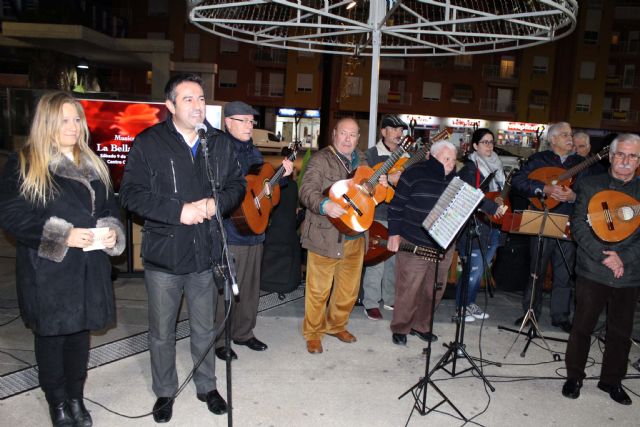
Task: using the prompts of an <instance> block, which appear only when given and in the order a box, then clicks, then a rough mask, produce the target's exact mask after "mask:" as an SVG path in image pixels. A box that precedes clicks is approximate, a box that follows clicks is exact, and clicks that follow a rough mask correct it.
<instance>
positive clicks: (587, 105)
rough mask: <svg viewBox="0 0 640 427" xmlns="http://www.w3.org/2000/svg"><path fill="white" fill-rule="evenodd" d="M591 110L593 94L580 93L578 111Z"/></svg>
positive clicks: (577, 98) (577, 100) (577, 99)
mask: <svg viewBox="0 0 640 427" xmlns="http://www.w3.org/2000/svg"><path fill="white" fill-rule="evenodd" d="M589 111H591V94H590V93H579V94H578V96H577V97H576V112H583V113H588V112H589Z"/></svg>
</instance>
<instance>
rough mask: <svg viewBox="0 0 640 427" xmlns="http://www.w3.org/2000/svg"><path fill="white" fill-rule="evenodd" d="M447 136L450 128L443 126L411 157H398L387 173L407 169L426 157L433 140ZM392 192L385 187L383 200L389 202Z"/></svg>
mask: <svg viewBox="0 0 640 427" xmlns="http://www.w3.org/2000/svg"><path fill="white" fill-rule="evenodd" d="M449 137H451V129H449V128H445V129H444V130H442V131H440V132H438V133H437V134H435V135H434V136H433V137H432V138H430V139H429V142H427V143H426V144H424V145H423V146H422V148H420V149H419V150H417V151H416V152H415V153H413V154H412V155H411V157H400V158H399V159H398V161H397V162H395V164H394V165H393V167H392V168H391V169H389V171H388V172H387V174H392V173H395V172H402V171H404V170H406V169H409V167H410V166H412V165H415V164H416V163H418V162H420V161H422V160H424V158H425V157H427V153H428V152H429V149H431V146H432V145H433V143H434V142H437V141H440V140H441V139H448V138H449ZM383 164H384V162H380V163H378V164H377V165H375V166H374V167H373V169H374V170H377V169H378V168H380V167H381V166H382V165H383ZM394 194H395V190H394V189H393V188H392V187H391V186H389V188H387V197H386V198H385V202H387V203H391V199H393V196H394Z"/></svg>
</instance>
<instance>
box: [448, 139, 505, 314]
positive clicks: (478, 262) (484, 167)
mask: <svg viewBox="0 0 640 427" xmlns="http://www.w3.org/2000/svg"><path fill="white" fill-rule="evenodd" d="M494 142H495V137H494V135H493V132H491V131H490V130H489V129H486V128H480V129H476V131H475V132H473V135H472V136H471V147H470V149H471V153H470V154H469V156H468V158H467V160H466V161H465V164H464V166H463V167H462V169H461V170H460V172H458V176H459V177H460V178H461V179H462V180H463V181H465V182H466V183H467V184H470V185H472V186H473V187H474V188H480V184H482V183H483V182H484V180H485V179H486V178H487V177H488V176H490V175H492V174H493V178H492V179H491V181H489V185H488V187H487V189H486V191H500V190H502V188H503V187H504V184H505V175H504V169H503V166H502V161H501V160H500V158H499V157H498V155H497V154H496V153H495V151H493V145H494ZM496 203H497V204H498V205H502V204H503V201H502V200H500V199H499V198H498V199H497V200H496ZM494 208H495V206H494ZM501 214H502V212H501V213H500V214H499V215H501ZM476 218H477V221H476V223H477V224H478V234H479V236H478V239H475V238H474V239H473V240H472V242H471V254H470V259H469V267H470V276H469V285H468V289H467V298H466V301H462V292H461V290H462V286H460V284H461V282H462V279H463V278H461V279H460V280H459V281H458V286H456V306H457V307H459V306H460V305H464V306H465V307H466V312H465V313H464V320H465V321H466V322H473V321H474V320H476V319H479V320H482V319H487V318H488V317H489V315H488V314H487V313H485V312H483V311H482V309H481V308H480V307H479V306H478V305H477V304H476V297H477V295H478V289H479V288H480V282H481V280H482V276H483V274H484V271H485V268H484V267H485V265H484V262H483V260H482V258H483V257H482V253H484V258H485V260H486V262H487V266H488V265H489V264H490V263H491V260H492V259H493V256H494V255H495V253H496V250H497V249H498V245H499V244H500V229H499V228H498V227H497V226H495V225H492V224H491V222H490V221H489V220H488V218H487V216H486V215H485V214H482V213H479V214H477V215H476ZM461 236H462V238H461V239H460V240H459V241H458V252H459V253H460V256H461V257H466V256H467V254H466V253H465V252H466V246H467V245H466V230H465V231H463V233H462V235H461ZM480 248H482V251H481V249H480Z"/></svg>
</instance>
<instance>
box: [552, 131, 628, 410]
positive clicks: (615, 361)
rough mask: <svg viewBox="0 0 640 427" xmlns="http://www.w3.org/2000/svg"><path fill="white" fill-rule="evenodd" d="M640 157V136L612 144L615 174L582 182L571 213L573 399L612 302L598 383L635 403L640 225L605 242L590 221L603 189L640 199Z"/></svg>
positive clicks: (568, 392) (567, 391)
mask: <svg viewBox="0 0 640 427" xmlns="http://www.w3.org/2000/svg"><path fill="white" fill-rule="evenodd" d="M639 158H640V137H639V136H638V135H635V134H623V135H620V136H618V137H617V138H616V139H615V140H613V142H612V143H611V150H610V151H609V160H610V161H611V168H610V169H609V173H608V174H601V175H595V176H590V177H588V178H586V179H584V180H582V181H580V182H578V183H577V185H576V191H577V194H578V196H577V199H576V203H575V211H574V214H573V217H572V218H571V231H572V233H573V238H574V239H575V241H576V243H577V244H578V257H577V258H578V259H577V264H576V266H577V269H576V271H577V275H578V277H577V280H576V297H577V303H576V313H575V316H574V323H573V329H572V330H571V335H570V336H569V342H568V343H567V353H566V362H565V363H566V366H567V381H566V382H565V384H564V386H563V387H562V394H563V395H564V396H565V397H568V398H570V399H576V398H578V397H579V396H580V387H582V380H583V379H584V378H585V376H586V375H585V372H584V369H585V365H586V362H587V357H588V355H589V347H590V346H591V334H592V333H593V330H594V328H595V326H596V323H597V322H598V317H599V316H600V313H601V312H602V310H603V309H604V308H605V306H607V312H606V313H607V316H606V328H607V329H606V330H607V333H606V337H605V343H606V344H605V349H604V356H603V358H602V369H601V372H600V381H599V382H598V388H599V389H600V390H602V391H604V392H605V393H608V394H609V396H610V397H611V399H613V400H614V401H615V402H617V403H620V404H622V405H631V398H630V397H629V395H628V394H627V393H626V392H625V391H624V388H623V387H622V379H623V378H624V376H625V375H626V373H627V360H628V357H629V349H630V347H631V332H632V330H633V317H634V311H635V307H636V302H637V301H638V290H639V288H640V265H639V264H638V259H639V258H640V232H639V231H638V229H637V228H636V229H635V231H634V232H633V233H632V234H631V235H630V236H629V237H627V238H626V239H623V240H622V241H620V242H617V243H616V242H614V243H606V242H603V241H601V240H599V239H598V238H597V237H596V236H595V235H594V233H593V232H592V230H591V227H590V226H589V222H588V220H589V218H588V214H589V211H588V206H589V202H590V200H591V198H592V197H593V196H594V195H595V194H596V193H598V192H600V191H602V190H614V191H617V192H620V193H624V194H626V195H628V196H631V197H633V198H634V199H635V200H638V199H640V178H639V177H637V176H636V175H635V172H636V170H637V168H638V164H639V163H640V160H639ZM611 197H612V198H613V197H614V196H611ZM609 203H610V204H611V205H612V206H613V205H614V204H615V203H616V202H615V200H610V201H609ZM636 203H637V202H636Z"/></svg>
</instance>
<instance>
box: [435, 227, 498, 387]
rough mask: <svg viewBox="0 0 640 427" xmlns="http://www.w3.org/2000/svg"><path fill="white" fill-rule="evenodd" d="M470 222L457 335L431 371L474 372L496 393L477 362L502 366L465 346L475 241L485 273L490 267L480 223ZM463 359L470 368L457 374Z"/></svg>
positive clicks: (454, 373)
mask: <svg viewBox="0 0 640 427" xmlns="http://www.w3.org/2000/svg"><path fill="white" fill-rule="evenodd" d="M469 221H470V223H469V224H468V227H467V240H466V245H465V253H466V257H467V260H466V262H465V263H464V266H463V269H462V281H461V283H460V286H461V287H462V288H461V296H460V301H461V304H459V305H458V307H457V308H456V335H455V338H454V340H453V341H452V342H450V343H449V344H444V346H445V347H446V348H447V351H446V352H445V353H444V355H443V356H442V358H440V360H439V361H438V363H436V365H435V366H434V367H433V370H432V371H431V373H433V372H435V371H437V370H438V369H442V370H443V371H445V372H447V373H448V374H449V375H451V376H452V377H455V376H458V375H461V374H463V373H465V372H468V371H470V370H474V371H475V372H476V373H477V374H478V376H479V377H480V378H481V379H482V381H484V383H485V384H486V385H487V387H489V389H490V390H491V391H495V388H494V387H493V386H492V385H491V383H490V382H489V380H488V379H487V377H486V376H485V375H484V374H483V373H482V370H481V369H480V368H479V367H478V365H477V364H476V362H479V363H480V364H481V365H495V366H502V364H501V363H498V362H492V361H489V360H485V359H482V358H478V357H473V356H470V355H469V353H467V350H466V346H465V344H464V330H465V321H464V318H465V314H466V311H467V296H468V291H469V280H470V277H471V251H472V246H473V239H476V240H477V241H478V243H479V247H480V253H481V256H482V265H483V271H487V266H488V263H487V260H486V257H485V252H484V249H483V248H482V244H480V243H481V242H480V235H479V233H478V223H477V220H476V217H475V216H473V215H472V216H471V219H470V220H469ZM463 358H464V359H466V360H467V362H469V365H470V367H469V368H466V369H463V370H462V371H457V372H456V368H457V361H458V359H463ZM448 364H451V369H450V370H449V369H447V365H448Z"/></svg>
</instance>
